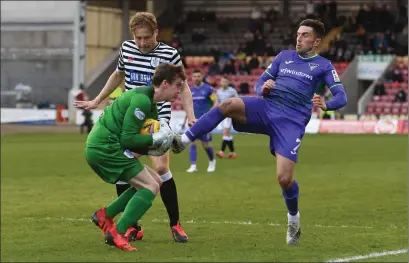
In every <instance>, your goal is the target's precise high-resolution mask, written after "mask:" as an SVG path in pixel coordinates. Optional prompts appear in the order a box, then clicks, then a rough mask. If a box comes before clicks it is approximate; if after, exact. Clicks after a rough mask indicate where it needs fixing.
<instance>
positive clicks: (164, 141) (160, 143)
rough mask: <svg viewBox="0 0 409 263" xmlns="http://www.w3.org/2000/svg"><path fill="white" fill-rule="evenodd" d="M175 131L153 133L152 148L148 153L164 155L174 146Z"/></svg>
mask: <svg viewBox="0 0 409 263" xmlns="http://www.w3.org/2000/svg"><path fill="white" fill-rule="evenodd" d="M174 137H175V133H174V132H172V131H159V132H156V133H154V134H152V139H153V144H152V149H149V150H148V155H153V156H162V155H164V154H165V153H166V152H167V151H169V149H170V147H171V146H172V142H173V138H174Z"/></svg>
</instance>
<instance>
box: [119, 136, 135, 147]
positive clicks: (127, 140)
mask: <svg viewBox="0 0 409 263" xmlns="http://www.w3.org/2000/svg"><path fill="white" fill-rule="evenodd" d="M119 144H120V145H121V147H122V148H124V149H133V148H138V147H137V145H135V144H134V143H133V140H132V138H131V136H127V135H122V136H121V138H120V139H119Z"/></svg>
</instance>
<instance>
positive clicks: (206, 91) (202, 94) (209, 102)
mask: <svg viewBox="0 0 409 263" xmlns="http://www.w3.org/2000/svg"><path fill="white" fill-rule="evenodd" d="M190 91H191V92H192V99H193V110H194V112H195V117H196V118H200V117H202V115H203V114H205V113H206V112H208V111H209V110H210V109H211V108H212V106H213V101H214V100H215V99H216V95H215V94H214V92H213V88H212V87H211V86H210V85H209V84H206V83H202V85H200V87H196V86H195V85H192V86H191V87H190Z"/></svg>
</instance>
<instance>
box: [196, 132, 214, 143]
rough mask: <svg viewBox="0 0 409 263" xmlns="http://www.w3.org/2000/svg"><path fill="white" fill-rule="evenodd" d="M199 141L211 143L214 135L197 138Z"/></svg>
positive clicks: (209, 134)
mask: <svg viewBox="0 0 409 263" xmlns="http://www.w3.org/2000/svg"><path fill="white" fill-rule="evenodd" d="M197 139H198V140H200V141H202V142H211V141H212V134H211V133H208V134H205V135H203V136H202V137H200V138H197Z"/></svg>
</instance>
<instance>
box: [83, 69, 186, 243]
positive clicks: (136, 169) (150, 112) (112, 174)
mask: <svg viewBox="0 0 409 263" xmlns="http://www.w3.org/2000/svg"><path fill="white" fill-rule="evenodd" d="M185 80H186V76H185V73H184V70H183V68H182V67H180V66H175V65H171V64H161V65H159V66H158V67H157V68H156V70H155V73H154V75H153V78H152V86H145V87H140V88H138V89H133V90H130V91H128V92H125V93H124V94H122V95H121V96H120V97H119V98H117V99H116V100H115V101H114V103H113V104H111V105H110V106H108V107H106V108H105V110H104V113H103V115H102V116H101V117H100V118H99V120H98V121H97V123H96V125H95V126H94V127H93V129H92V131H91V133H90V134H89V135H88V139H87V142H86V146H85V156H86V159H87V162H88V164H89V165H90V166H91V168H92V169H93V170H94V171H95V173H97V174H98V175H99V177H101V179H102V180H104V181H105V182H107V183H110V184H115V183H116V182H117V181H118V180H121V181H124V182H128V183H129V184H130V185H131V186H132V187H131V188H129V189H128V190H126V191H125V192H124V193H122V194H121V195H120V196H119V197H118V198H117V199H116V200H114V201H113V202H112V203H111V204H109V205H108V206H107V207H105V208H102V209H100V210H98V211H97V212H95V213H94V214H93V216H92V221H93V222H94V223H95V224H96V225H97V226H98V227H100V228H101V229H102V231H103V232H104V234H105V243H107V244H108V245H112V246H115V247H117V248H120V249H122V250H125V251H134V250H136V248H134V247H132V246H131V245H130V244H129V242H128V239H127V238H126V237H125V235H124V234H125V233H126V231H127V229H128V228H129V227H131V225H132V224H133V223H135V222H136V221H138V220H139V219H140V218H141V217H142V216H143V215H144V214H145V213H146V211H147V210H148V209H149V208H150V207H151V206H152V201H153V200H154V198H155V196H156V195H157V194H158V193H159V189H160V186H161V184H162V180H161V178H160V177H159V175H158V174H157V173H156V172H155V171H153V170H152V169H150V168H148V167H147V166H144V165H143V164H142V163H141V162H140V161H139V160H138V159H137V158H136V157H135V155H134V154H133V152H136V153H139V154H143V155H154V156H161V155H163V154H165V153H166V152H167V151H168V150H169V148H170V147H171V144H172V141H173V137H174V133H173V132H172V131H171V130H170V128H169V126H168V125H167V123H166V122H165V121H164V122H163V121H161V120H160V121H159V122H160V129H159V132H156V133H153V134H152V135H145V134H140V130H141V128H142V126H143V123H144V121H145V119H147V118H151V119H155V120H156V119H157V118H158V116H157V115H158V113H157V107H156V102H159V101H170V102H171V101H173V100H175V99H176V98H177V97H178V95H179V92H180V91H181V89H182V87H183V85H184V81H185ZM77 106H78V105H77ZM136 190H138V191H136ZM121 212H123V214H122V215H121V217H120V218H119V219H118V221H117V223H116V225H115V223H114V221H113V218H114V217H115V216H116V215H118V214H119V213H121Z"/></svg>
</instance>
